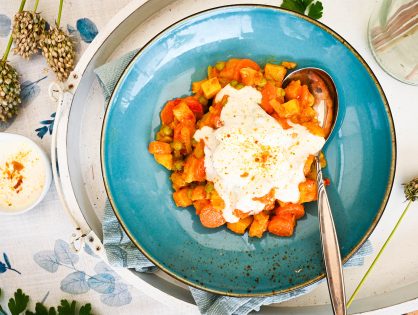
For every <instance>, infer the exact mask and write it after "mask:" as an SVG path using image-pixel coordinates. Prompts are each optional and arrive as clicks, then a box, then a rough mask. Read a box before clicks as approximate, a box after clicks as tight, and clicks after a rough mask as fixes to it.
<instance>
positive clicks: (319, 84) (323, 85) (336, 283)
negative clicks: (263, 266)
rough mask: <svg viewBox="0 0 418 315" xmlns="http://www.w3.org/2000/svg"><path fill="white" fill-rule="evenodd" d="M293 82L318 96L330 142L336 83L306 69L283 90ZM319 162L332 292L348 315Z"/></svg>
mask: <svg viewBox="0 0 418 315" xmlns="http://www.w3.org/2000/svg"><path fill="white" fill-rule="evenodd" d="M293 80H300V81H301V83H302V84H306V85H307V86H308V88H309V91H310V92H311V93H312V94H313V96H314V97H315V104H314V109H315V110H316V111H317V112H318V120H319V123H320V125H321V126H322V127H323V128H324V131H325V139H326V140H328V138H329V135H330V134H331V132H332V130H333V128H334V125H335V121H336V120H337V115H338V95H337V89H336V87H335V84H334V81H333V80H332V78H331V76H330V75H329V74H328V73H326V72H325V71H324V70H321V69H318V68H302V69H299V70H296V71H294V72H292V73H290V74H289V75H288V76H287V77H286V78H285V79H284V80H283V87H285V86H286V85H288V84H289V83H290V81H293ZM315 161H316V169H317V172H318V176H317V183H318V218H319V227H320V234H321V241H322V250H323V255H324V263H325V270H326V275H327V280H328V290H329V294H330V298H331V304H332V308H333V310H334V314H336V315H346V314H347V307H346V300H345V289H344V278H343V272H342V264H341V255H340V247H339V245H338V238H337V233H336V231H335V226H334V220H333V218H332V213H331V207H330V205H329V202H328V196H327V192H326V190H325V187H324V182H323V178H322V171H321V164H320V163H319V153H318V154H317V155H316V157H315Z"/></svg>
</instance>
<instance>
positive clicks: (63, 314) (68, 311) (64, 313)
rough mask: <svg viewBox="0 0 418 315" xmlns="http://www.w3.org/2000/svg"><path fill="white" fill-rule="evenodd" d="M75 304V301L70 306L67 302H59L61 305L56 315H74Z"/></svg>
mask: <svg viewBox="0 0 418 315" xmlns="http://www.w3.org/2000/svg"><path fill="white" fill-rule="evenodd" d="M75 304H76V302H75V301H72V302H71V305H70V303H69V302H68V301H67V300H61V305H60V306H58V315H76V314H75Z"/></svg>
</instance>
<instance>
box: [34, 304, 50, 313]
mask: <svg viewBox="0 0 418 315" xmlns="http://www.w3.org/2000/svg"><path fill="white" fill-rule="evenodd" d="M35 314H36V315H48V309H47V308H46V307H45V305H43V304H42V303H36V306H35Z"/></svg>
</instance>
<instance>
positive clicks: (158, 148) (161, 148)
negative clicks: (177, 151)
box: [148, 141, 171, 154]
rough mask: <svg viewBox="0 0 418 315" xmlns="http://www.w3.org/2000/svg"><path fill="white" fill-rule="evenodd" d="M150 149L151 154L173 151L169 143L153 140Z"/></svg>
mask: <svg viewBox="0 0 418 315" xmlns="http://www.w3.org/2000/svg"><path fill="white" fill-rule="evenodd" d="M148 151H149V153H151V154H169V153H171V146H170V144H169V143H165V142H161V141H152V142H150V144H149V146H148Z"/></svg>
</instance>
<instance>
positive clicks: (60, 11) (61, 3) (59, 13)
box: [56, 0, 64, 27]
mask: <svg viewBox="0 0 418 315" xmlns="http://www.w3.org/2000/svg"><path fill="white" fill-rule="evenodd" d="M63 4H64V0H60V8H59V10H58V18H57V22H56V24H57V27H60V23H61V13H62V5H63Z"/></svg>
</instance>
